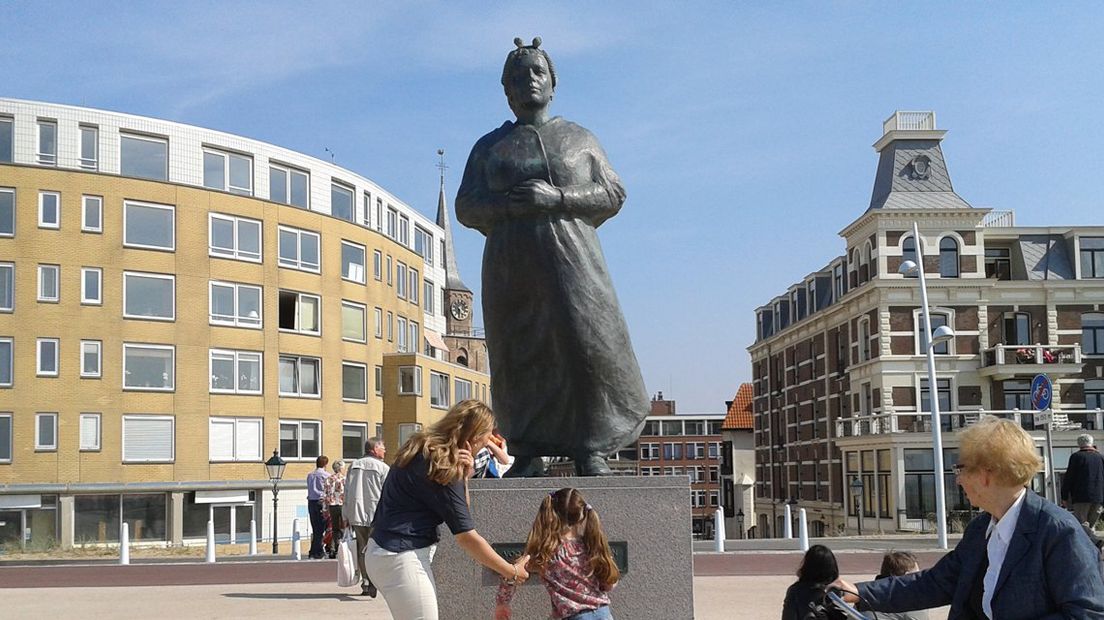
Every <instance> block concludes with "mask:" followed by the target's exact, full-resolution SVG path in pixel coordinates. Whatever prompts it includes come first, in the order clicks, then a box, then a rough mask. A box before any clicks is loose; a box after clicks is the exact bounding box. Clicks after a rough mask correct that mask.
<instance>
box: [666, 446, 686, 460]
mask: <svg viewBox="0 0 1104 620" xmlns="http://www.w3.org/2000/svg"><path fill="white" fill-rule="evenodd" d="M663 459H664V460H667V461H678V460H681V459H682V444H681V443H664V444H663Z"/></svg>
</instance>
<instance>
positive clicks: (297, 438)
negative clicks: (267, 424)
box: [280, 420, 322, 461]
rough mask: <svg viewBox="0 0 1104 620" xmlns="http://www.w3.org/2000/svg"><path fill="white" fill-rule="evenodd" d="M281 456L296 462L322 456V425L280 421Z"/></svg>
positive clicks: (297, 421) (307, 422)
mask: <svg viewBox="0 0 1104 620" xmlns="http://www.w3.org/2000/svg"><path fill="white" fill-rule="evenodd" d="M280 456H282V457H284V458H285V459H290V460H296V461H312V460H314V459H316V458H318V457H319V456H322V423H321V422H313V421H307V420H280Z"/></svg>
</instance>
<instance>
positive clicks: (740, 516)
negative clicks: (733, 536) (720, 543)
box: [736, 508, 744, 540]
mask: <svg viewBox="0 0 1104 620" xmlns="http://www.w3.org/2000/svg"><path fill="white" fill-rule="evenodd" d="M736 527H737V528H739V530H740V540H743V539H744V509H743V508H741V509H740V510H738V511H736Z"/></svg>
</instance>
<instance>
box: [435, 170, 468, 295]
mask: <svg viewBox="0 0 1104 620" xmlns="http://www.w3.org/2000/svg"><path fill="white" fill-rule="evenodd" d="M437 155H439V156H440V157H441V161H440V162H439V163H438V164H437V168H438V169H440V171H441V194H440V196H439V197H438V198H437V225H438V226H440V227H441V229H442V230H444V231H445V255H444V256H443V257H442V260H444V261H445V288H446V289H452V290H458V291H470V290H471V289H469V288H468V287H467V286H465V285H464V281H463V280H461V279H460V270H459V269H458V268H457V267H456V252H454V251H453V248H452V225H451V224H450V223H449V220H450V219H451V218H449V211H448V203H447V202H446V201H445V170H446V169H447V168H448V166H447V165H445V149H437Z"/></svg>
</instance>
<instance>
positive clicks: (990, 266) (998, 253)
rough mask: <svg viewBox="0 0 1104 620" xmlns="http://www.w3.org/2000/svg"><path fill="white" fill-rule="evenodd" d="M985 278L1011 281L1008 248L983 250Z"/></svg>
mask: <svg viewBox="0 0 1104 620" xmlns="http://www.w3.org/2000/svg"><path fill="white" fill-rule="evenodd" d="M985 277H986V278H996V279H998V280H1011V279H1012V251H1011V250H1010V249H1008V248H985Z"/></svg>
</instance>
